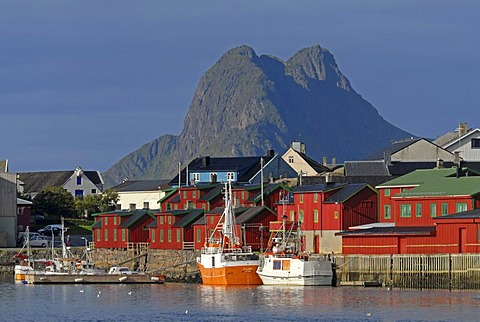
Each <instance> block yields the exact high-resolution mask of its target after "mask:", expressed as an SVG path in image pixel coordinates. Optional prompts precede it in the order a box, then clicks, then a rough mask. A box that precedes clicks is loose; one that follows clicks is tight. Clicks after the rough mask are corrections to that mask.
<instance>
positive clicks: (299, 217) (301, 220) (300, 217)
mask: <svg viewBox="0 0 480 322" xmlns="http://www.w3.org/2000/svg"><path fill="white" fill-rule="evenodd" d="M298 221H300V222H301V223H302V222H303V210H300V213H299V214H298Z"/></svg>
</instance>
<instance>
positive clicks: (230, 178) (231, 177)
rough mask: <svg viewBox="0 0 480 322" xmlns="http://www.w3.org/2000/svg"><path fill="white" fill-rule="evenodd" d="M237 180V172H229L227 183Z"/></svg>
mask: <svg viewBox="0 0 480 322" xmlns="http://www.w3.org/2000/svg"><path fill="white" fill-rule="evenodd" d="M233 180H235V172H227V181H233Z"/></svg>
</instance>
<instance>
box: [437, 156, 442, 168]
mask: <svg viewBox="0 0 480 322" xmlns="http://www.w3.org/2000/svg"><path fill="white" fill-rule="evenodd" d="M441 168H443V160H442V159H440V158H438V159H437V169H441Z"/></svg>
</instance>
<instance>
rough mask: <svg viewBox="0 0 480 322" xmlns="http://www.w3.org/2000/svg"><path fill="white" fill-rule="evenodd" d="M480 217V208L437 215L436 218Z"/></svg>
mask: <svg viewBox="0 0 480 322" xmlns="http://www.w3.org/2000/svg"><path fill="white" fill-rule="evenodd" d="M475 218H480V209H473V210H467V211H462V212H457V213H456V214H451V215H446V216H441V217H435V218H433V219H434V220H438V219H440V220H444V219H446V220H448V219H475Z"/></svg>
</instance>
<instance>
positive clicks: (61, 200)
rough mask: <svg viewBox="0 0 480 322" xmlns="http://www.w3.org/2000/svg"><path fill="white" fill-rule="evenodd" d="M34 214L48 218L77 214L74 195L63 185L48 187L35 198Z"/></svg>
mask: <svg viewBox="0 0 480 322" xmlns="http://www.w3.org/2000/svg"><path fill="white" fill-rule="evenodd" d="M32 214H33V215H43V216H45V217H46V218H60V217H73V216H75V215H76V211H75V202H74V199H73V196H72V195H71V194H70V193H69V192H68V191H67V190H65V189H63V188H62V187H54V186H50V187H47V188H45V189H44V190H42V191H40V192H39V193H38V194H37V195H36V196H35V198H34V199H33V204H32Z"/></svg>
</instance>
